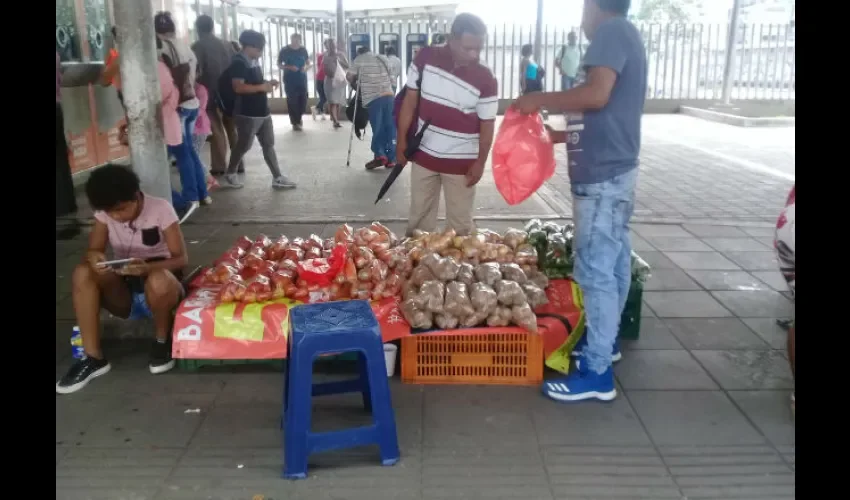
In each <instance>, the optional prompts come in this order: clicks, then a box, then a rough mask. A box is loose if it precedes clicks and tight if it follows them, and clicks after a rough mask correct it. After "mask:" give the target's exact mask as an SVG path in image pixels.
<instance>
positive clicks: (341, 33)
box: [336, 0, 348, 55]
mask: <svg viewBox="0 0 850 500" xmlns="http://www.w3.org/2000/svg"><path fill="white" fill-rule="evenodd" d="M336 46H337V49H338V50H342V51H343V54H346V55H348V40H346V39H345V11H344V10H343V1H342V0H336Z"/></svg>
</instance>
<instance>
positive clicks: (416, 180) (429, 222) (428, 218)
mask: <svg viewBox="0 0 850 500" xmlns="http://www.w3.org/2000/svg"><path fill="white" fill-rule="evenodd" d="M441 188H442V191H443V192H444V193H445V196H446V228H451V229H454V230H455V231H456V232H457V234H459V235H467V234H469V233H471V232H472V231H473V230H474V229H475V225H474V223H473V222H472V207H473V205H474V204H475V186H472V187H467V186H466V176H464V175H450V174H441V173H438V172H434V171H432V170H428V169H427V168H425V167H421V166H419V165H417V164H415V163H411V169H410V215H409V217H408V223H407V234H408V235H411V234H412V233H413V231H414V230H416V229H419V230H421V231H428V232H433V231H436V230H437V210H438V209H439V207H440V189H441Z"/></svg>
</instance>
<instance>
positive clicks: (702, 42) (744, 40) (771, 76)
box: [231, 19, 796, 100]
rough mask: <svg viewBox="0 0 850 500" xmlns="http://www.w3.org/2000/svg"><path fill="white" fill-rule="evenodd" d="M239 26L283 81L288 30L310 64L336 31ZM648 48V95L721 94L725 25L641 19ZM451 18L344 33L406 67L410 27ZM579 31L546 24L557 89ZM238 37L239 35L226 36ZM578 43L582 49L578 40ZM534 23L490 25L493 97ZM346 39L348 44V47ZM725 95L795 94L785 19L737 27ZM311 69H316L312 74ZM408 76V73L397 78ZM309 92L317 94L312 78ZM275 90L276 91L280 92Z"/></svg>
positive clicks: (281, 24)
mask: <svg viewBox="0 0 850 500" xmlns="http://www.w3.org/2000/svg"><path fill="white" fill-rule="evenodd" d="M238 28H239V30H240V32H241V30H244V29H254V30H257V31H260V32H262V33H265V34H266V38H267V40H268V45H267V48H266V52H265V55H264V57H263V59H262V61H261V63H262V67H263V71H264V73H265V74H266V77H267V78H275V79H278V80H281V79H282V78H281V77H282V75H281V73H280V71H279V70H278V68H277V54H278V52H279V51H280V48H281V47H283V46H285V45H286V44H287V43H288V40H289V35H290V34H292V33H295V32H298V33H301V34H302V37H303V40H304V45H305V47H306V49H307V52H308V53H310V55H311V58H312V59H313V64H314V66H315V63H316V56H317V54H318V53H320V52H321V50H322V43H323V42H324V40H325V39H326V38H329V37H333V36H334V35H335V33H336V27H335V23H333V22H328V21H311V20H295V19H279V20H277V22H267V21H257V22H240V25H239V26H238ZM638 28H639V29H640V32H641V35H642V36H643V40H644V45H645V48H646V55H647V63H648V78H647V79H648V82H647V83H648V84H647V98H648V99H676V100H700V99H705V100H717V99H720V98H721V94H722V87H723V68H724V64H725V53H726V50H727V40H728V29H729V28H728V25H727V24H639V25H638ZM448 30H449V23H448V22H447V21H446V22H437V23H428V22H427V21H419V20H413V21H386V22H382V21H378V22H356V21H354V22H348V23H346V27H345V32H346V39H347V38H348V36H349V35H350V34H358V33H368V34H370V35H371V43H372V50H377V45H378V35H380V34H382V33H395V34H398V35H399V37H400V39H401V42H402V47H401V50H400V52H401V53H400V54H399V57H400V58H401V59H402V64H403V67H405V68H406V67H407V66H408V65H409V63H410V61H408V60H407V54H406V49H405V47H404V43H405V42H404V41H405V39H406V35H407V34H410V33H424V34H427V35H428V36H429V39H430V37H431V35H432V34H434V33H447V32H448ZM571 31H573V32H575V33H579V34H580V29H579V28H578V27H574V28H569V27H560V26H552V25H544V27H543V37H542V44H541V60H540V61H538V63H539V64H540V65H541V66H543V67H544V68H545V69H546V76H545V82H544V88H545V89H547V90H560V87H561V84H560V75H559V73H558V71H557V69H556V57H557V55H558V53H559V51H560V49H561V47H562V46H563V45H565V44H566V40H567V34H568V33H569V32H571ZM231 36H232V37H233V38H237V37H238V34H231ZM581 40H582V42H581V43H580V49H581V50H584V49H586V47H587V43H588V42H587V41H586V40H584V39H583V38H581ZM533 42H534V25H532V24H529V25H518V24H514V25H509V24H501V25H491V26H489V30H488V39H487V44H486V46H485V48H484V51H483V52H482V54H481V59H482V62H483V63H484V64H486V65H487V66H489V67H490V69H492V70H493V74H494V75H495V76H496V79H497V80H498V82H499V96H500V97H501V98H503V99H513V98H515V97H517V96H518V95H519V92H520V86H519V78H520V74H519V68H520V60H521V56H520V48H521V47H522V45H524V44H533ZM347 46H348V44H347V42H346V49H347ZM733 50H734V54H733V58H732V59H733V64H734V66H733V71H732V76H731V97H732V99H733V100H793V99H795V86H796V74H795V67H796V51H795V30H794V27H793V26H790V25H778V24H756V25H744V26H741V29H740V33H739V34H738V37H737V43H736V45H735V47H734V49H733ZM312 74H315V73H312ZM402 79H403V80H404V79H406V75H403V76H402ZM309 80H311V81H310V82H309V83H308V85H309V92H310V95H311V96H315V88H314V87H315V82H314V81H312V80H314V78H309ZM282 96H283V90H282V89H278V90H277V91H276V92H275V97H282Z"/></svg>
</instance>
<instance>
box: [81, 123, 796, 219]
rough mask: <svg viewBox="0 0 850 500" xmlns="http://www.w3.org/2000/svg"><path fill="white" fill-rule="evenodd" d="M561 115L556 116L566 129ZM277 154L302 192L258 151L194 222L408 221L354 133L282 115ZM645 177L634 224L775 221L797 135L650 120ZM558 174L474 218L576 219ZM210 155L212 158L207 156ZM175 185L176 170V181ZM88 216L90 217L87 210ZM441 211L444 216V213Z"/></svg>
mask: <svg viewBox="0 0 850 500" xmlns="http://www.w3.org/2000/svg"><path fill="white" fill-rule="evenodd" d="M562 121H563V120H562V118H560V117H558V116H553V117H551V118H550V122H551V124H552V125H553V126H554V127H556V128H558V127H560V126H561V125H560V123H562ZM274 123H275V131H276V134H275V135H276V150H277V154H278V157H279V159H280V163H281V165H282V168H283V170H284V173H286V174H287V175H289V176H290V177H292V179H293V180H295V181H296V182H298V189H295V190H291V191H284V192H280V191H274V190H272V189H271V176H270V175H269V173H268V170H267V168H266V166H265V163H264V161H263V158H262V152H261V151H260V148H259V147H254V148H253V149H252V150H251V151H250V152H249V153H248V155H247V156H246V162H247V163H248V168H247V170H248V173H247V174H246V176H245V179H244V181H245V188H244V189H241V190H238V191H230V192H222V191H219V192H216V193H213V198H214V199H215V203H214V204H213V205H212V206H210V207H204V208H203V209H201V210H199V211H198V212H197V213H196V214H195V215H193V216H192V220H193V221H195V222H199V223H206V224H212V223H222V222H228V223H229V222H254V223H274V222H277V223H279V222H300V223H306V222H326V221H337V220H339V221H341V220H360V221H366V222H369V221H372V220H375V219H378V220H382V221H390V220H402V219H406V217H407V212H408V207H409V205H410V197H409V194H410V183H409V180H410V177H409V175H408V174H407V173H406V172H404V173H402V175H401V176H399V178H398V180H397V181H396V183H395V184H394V185H393V187H392V189H390V191H389V193H388V194H387V196H386V198H385V199H384V200H383V201H381V202H380V203H378V204H377V205H375V204H374V200H375V196H376V195H377V192H378V189H379V188H380V186H381V184H383V182H384V179H385V178H386V176H387V174H388V171H387V170H385V169H377V170H375V171H372V172H366V171H365V170H364V169H363V164H364V163H365V162H366V161H368V160H369V159H371V156H370V155H371V153H370V152H369V144H368V140H369V138H367V139H366V141H363V142H361V141H357V140H355V142H354V146H353V149H352V151H353V152H352V160H351V165H352V166H351V168H346V167H345V160H346V151H347V147H348V144H347V142H348V129H339V130H332V129H331V128H330V123H329V122H321V121H318V122H313V121H312V120H309V119H308V120H307V121H306V122H305V130H304V131H303V132H293V131H292V130H291V128H290V126H289V124H288V122H287V119H286V117H285V116H277V115H276V116H274ZM643 130H644V134H643V139H642V152H641V173H640V180H639V184H638V189H637V203H636V206H635V220H637V221H641V222H665V223H684V222H701V223H710V224H733V225H740V224H764V223H768V224H772V223H773V222H774V221H775V219H776V214H778V213H779V210H780V209H781V208H782V206H783V204H784V202H785V198H786V196H787V195H788V191H789V190H790V188H791V185H792V184H793V181H792V180H790V179H792V178H793V174H794V128H793V127H789V128H782V129H769V131H766V130H765V129H747V128H742V127H733V126H731V125H721V124H716V123H711V122H705V121H702V120H699V119H696V118H692V117H688V116H681V115H646V116H644V118H643ZM555 151H556V157H557V160H558V163H557V168H556V172H555V175H554V176H553V177H552V178H551V179H550V180H549V181H548V182H546V183H545V185H544V186H543V187H542V188H541V189H540V190H539V191H538V192H537V193H536V194H534V195H532V196H531V197H530V198H529V199H527V200H526V201H524V202H523V203H520V204H518V205H515V206H510V205H508V204H507V203H505V201H504V200H503V199H502V197H501V195H500V194H499V192H498V190H497V189H496V186H495V183H494V180H493V175H492V174H491V172H490V171H489V170H488V171H487V172H485V175H484V177H483V178H482V180H481V182H480V183H479V184H478V188H477V193H476V200H475V207H474V215H475V216H476V217H478V218H482V219H512V220H524V219H528V218H530V217H568V216H570V215H571V213H572V209H571V205H570V195H569V192H570V190H569V180H568V177H567V167H566V158H565V153H564V151H565V150H564V147H563V146H558V147H556V150H555ZM203 156H204V157H205V158H206V157H208V154H207V153H205V154H204V155H203ZM172 177H173V178H175V179H177V175H176V171H175V175H173V176H172ZM79 204H80V206H81V207H83V209H82V210H81V213H80V215H81V216H82V217H87V216H89V215H90V214H89V213H88V212H87V210H86V209H85V207H86V201H85V200H84V199H82V197H81V199H80V203H79ZM443 213H444V212H443V207H442V206H441V207H440V215H441V216H442V215H443Z"/></svg>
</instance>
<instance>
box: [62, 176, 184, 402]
mask: <svg viewBox="0 0 850 500" xmlns="http://www.w3.org/2000/svg"><path fill="white" fill-rule="evenodd" d="M86 195H87V197H88V200H89V204H90V205H91V207H92V209H93V210H94V211H95V212H94V218H95V222H94V226H93V227H92V230H91V234H90V235H89V247H88V250H87V251H86V256H85V260H84V262H82V263H80V264H78V265H77V267H76V268H75V269H74V273H73V277H72V286H73V291H72V298H73V302H74V311H75V313H76V317H77V324H78V325H79V327H80V335H81V336H82V340H83V349H84V351H85V356H84V357H83V359H80V360H78V361H77V362H76V363H74V365H73V366H71V368H70V369H69V370H68V373H67V374H66V375H65V376H64V377H62V378H61V379H60V380H59V381H58V382H57V383H56V392H57V393H59V394H69V393H72V392H76V391H78V390H80V389H82V388H83V387H85V386H86V385H87V384H88V383H89V382H90V381H91V379H93V378H95V377H99V376H101V375H105V374H106V373H108V372H109V370H110V369H111V365H110V364H109V361H107V360H106V358H105V357H104V355H103V351H102V350H101V347H100V310H101V308H104V309H106V310H107V311H109V312H110V313H112V314H113V315H114V316H117V317H120V318H126V319H137V318H141V317H150V316H152V317H153V320H154V325H155V330H156V331H155V334H156V337H155V340H154V342H153V345H152V348H151V357H150V364H149V369H150V372H151V373H153V374H159V373H164V372H167V371H169V370H171V369H172V368H173V367H174V360H173V359H172V358H171V342H170V333H171V326H172V320H173V314H174V310H175V308H176V307H177V305H178V303H179V302H180V300H181V298H182V297H183V287H182V285H181V284H180V277H181V274H182V270H183V268H184V267H185V266H186V264H187V262H188V257H187V255H186V244H185V242H184V240H183V232H182V231H181V230H180V225H179V223H178V220H177V214H176V213H175V212H174V208H173V207H172V206H171V203H170V202H169V201H168V200H164V199H162V198H157V197H155V196H151V195H147V194H145V193H143V192H142V191H141V188H140V186H139V178H138V176H137V175H136V174H135V172H133V171H132V170H131V169H130V168H129V167H125V166H122V165H113V164H109V165H105V166H103V167H101V168H100V169H97V170H95V171H94V172H92V174H91V176H90V177H89V180H88V182H87V183H86ZM107 246H108V247H109V248H110V249H111V251H112V255H113V259H116V260H120V259H130V260H129V261H128V262H124V263H115V264H111V263H110V262H109V261H107V258H106V250H107Z"/></svg>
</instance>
